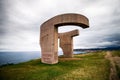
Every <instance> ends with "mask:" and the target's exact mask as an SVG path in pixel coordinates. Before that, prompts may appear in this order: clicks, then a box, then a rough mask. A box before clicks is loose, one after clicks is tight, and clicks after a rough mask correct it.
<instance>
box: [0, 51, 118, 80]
mask: <svg viewBox="0 0 120 80" xmlns="http://www.w3.org/2000/svg"><path fill="white" fill-rule="evenodd" d="M118 52H119V51H118ZM116 54H118V53H117V52H116ZM105 55H106V52H105V51H101V52H93V53H87V54H77V55H74V58H62V57H60V58H59V63H58V64H54V65H49V64H43V63H41V61H40V59H37V60H31V61H29V62H24V63H19V64H14V65H7V66H1V67H0V80H109V75H110V65H111V64H110V60H108V59H106V58H105ZM118 69H119V68H118ZM118 74H119V73H118Z"/></svg>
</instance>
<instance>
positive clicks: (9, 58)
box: [0, 51, 84, 65]
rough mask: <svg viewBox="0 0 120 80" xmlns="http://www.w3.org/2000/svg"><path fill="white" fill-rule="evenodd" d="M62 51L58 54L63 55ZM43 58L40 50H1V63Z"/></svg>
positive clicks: (76, 52) (15, 62)
mask: <svg viewBox="0 0 120 80" xmlns="http://www.w3.org/2000/svg"><path fill="white" fill-rule="evenodd" d="M78 53H84V52H80V51H74V54H78ZM62 54H63V53H62V51H59V52H58V55H62ZM39 58H41V53H40V51H30V52H28V51H25V52H22V51H20V52H0V65H4V64H11V63H13V64H17V63H20V62H26V61H29V60H33V59H39Z"/></svg>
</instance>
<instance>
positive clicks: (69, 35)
mask: <svg viewBox="0 0 120 80" xmlns="http://www.w3.org/2000/svg"><path fill="white" fill-rule="evenodd" d="M78 35H79V30H72V31H69V32H65V33H59V34H58V37H59V39H60V47H61V48H62V50H63V54H64V57H67V58H71V57H73V37H75V36H78Z"/></svg>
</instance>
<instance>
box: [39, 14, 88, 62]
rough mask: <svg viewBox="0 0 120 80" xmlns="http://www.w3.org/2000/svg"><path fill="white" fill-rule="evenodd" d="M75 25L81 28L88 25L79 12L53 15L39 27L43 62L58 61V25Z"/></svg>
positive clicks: (85, 18) (86, 19)
mask: <svg viewBox="0 0 120 80" xmlns="http://www.w3.org/2000/svg"><path fill="white" fill-rule="evenodd" d="M63 25H76V26H80V27H82V28H88V27H89V20H88V18H87V17H85V16H83V15H81V14H73V13H69V14H61V15H58V16H55V17H53V18H51V19H49V20H47V21H46V22H44V23H43V24H42V25H41V27H40V46H41V53H42V56H41V60H42V62H43V63H47V64H55V63H57V62H58V27H59V26H63Z"/></svg>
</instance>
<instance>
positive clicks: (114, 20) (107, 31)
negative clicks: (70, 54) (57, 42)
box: [0, 0, 120, 50]
mask: <svg viewBox="0 0 120 80" xmlns="http://www.w3.org/2000/svg"><path fill="white" fill-rule="evenodd" d="M67 3H68V1H67V0H60V1H57V0H53V1H49V0H36V1H33V0H29V1H28V0H0V37H1V38H2V39H1V40H0V44H1V48H0V49H5V50H6V49H8V50H9V49H11V50H12V49H24V48H25V49H26V50H27V49H31V48H33V49H35V48H34V47H36V49H38V50H39V47H38V46H39V28H40V25H41V24H42V23H43V22H44V21H46V20H48V19H49V18H51V17H53V16H55V15H58V14H63V13H79V14H83V15H85V16H87V17H88V18H89V20H90V28H88V29H82V28H78V29H79V30H80V36H79V37H75V38H74V43H75V44H74V46H75V47H84V48H86V47H89V48H90V47H108V46H118V44H119V43H120V38H119V36H120V32H119V30H120V27H119V25H120V23H119V22H120V9H119V7H120V3H119V0H114V2H113V0H99V1H98V0H93V1H89V0H77V1H75V0H69V3H68V4H67ZM111 5H112V6H111ZM96 7H97V8H99V9H97V8H96ZM94 9H95V10H97V11H95V10H94ZM91 10H92V11H91ZM66 29H67V30H70V29H73V28H65V29H61V31H67V30H66ZM33 44H34V47H32V46H33ZM10 45H13V46H12V48H9V46H10ZM16 46H21V47H23V48H20V47H16ZM25 46H26V47H25Z"/></svg>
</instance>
